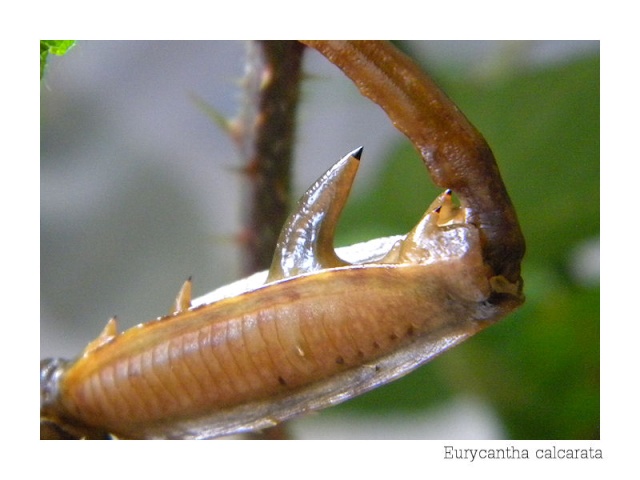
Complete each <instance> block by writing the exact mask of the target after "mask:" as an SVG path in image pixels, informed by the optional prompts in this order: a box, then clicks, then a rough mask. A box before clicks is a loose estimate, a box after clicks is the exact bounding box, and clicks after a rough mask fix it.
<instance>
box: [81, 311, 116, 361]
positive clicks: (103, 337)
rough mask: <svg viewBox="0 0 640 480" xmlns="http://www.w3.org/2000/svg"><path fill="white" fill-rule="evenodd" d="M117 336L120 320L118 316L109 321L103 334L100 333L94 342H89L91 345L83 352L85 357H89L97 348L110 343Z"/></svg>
mask: <svg viewBox="0 0 640 480" xmlns="http://www.w3.org/2000/svg"><path fill="white" fill-rule="evenodd" d="M117 335H118V320H117V317H116V316H113V317H111V318H110V319H109V321H108V322H107V324H106V325H105V326H104V329H102V332H100V335H98V337H97V338H96V339H95V340H92V341H91V342H89V344H88V345H87V346H86V347H85V349H84V352H82V354H83V356H86V355H89V354H90V353H91V352H93V351H94V350H96V349H97V348H99V347H101V346H102V345H105V344H107V343H109V342H110V341H111V340H113V339H114V338H116V336H117Z"/></svg>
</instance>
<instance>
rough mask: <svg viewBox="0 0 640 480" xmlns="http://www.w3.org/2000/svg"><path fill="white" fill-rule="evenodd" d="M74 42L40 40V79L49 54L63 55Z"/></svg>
mask: <svg viewBox="0 0 640 480" xmlns="http://www.w3.org/2000/svg"><path fill="white" fill-rule="evenodd" d="M75 43H76V42H75V40H40V79H42V77H43V76H44V67H45V65H46V64H47V57H48V56H49V54H50V53H51V54H53V55H64V54H65V53H67V51H68V50H69V49H70V48H71V47H73V46H74V45H75Z"/></svg>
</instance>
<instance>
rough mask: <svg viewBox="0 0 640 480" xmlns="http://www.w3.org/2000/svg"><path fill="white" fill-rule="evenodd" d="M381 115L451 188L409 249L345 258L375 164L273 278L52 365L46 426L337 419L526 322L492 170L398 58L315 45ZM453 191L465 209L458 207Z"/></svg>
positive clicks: (321, 191) (353, 160)
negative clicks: (492, 333) (348, 232)
mask: <svg viewBox="0 0 640 480" xmlns="http://www.w3.org/2000/svg"><path fill="white" fill-rule="evenodd" d="M303 43H305V44H307V45H309V46H310V47H313V48H315V49H317V50H318V51H319V52H321V53H322V54H323V55H325V56H326V57H327V58H328V59H329V60H330V61H331V62H333V63H334V64H336V65H337V66H338V67H340V68H341V69H342V70H343V71H344V72H345V74H346V75H347V76H348V77H349V78H351V79H352V80H353V81H354V83H355V84H356V85H357V86H358V88H359V89H360V90H361V91H362V93H363V94H364V95H366V96H367V97H369V98H370V99H372V100H373V101H374V102H376V103H378V104H379V105H380V106H381V107H382V108H383V109H384V110H385V111H386V112H387V114H388V116H389V118H390V119H391V120H392V121H393V122H394V124H395V125H396V126H397V127H398V129H399V130H401V131H402V132H403V133H405V134H406V135H407V136H408V137H409V139H410V140H411V141H412V142H413V144H414V145H415V146H416V148H417V149H418V151H419V152H420V154H421V156H422V158H423V160H424V162H425V164H426V165H427V167H428V169H429V172H430V173H431V176H432V178H433V179H434V182H435V183H436V184H437V185H438V186H440V187H442V188H444V189H446V190H445V192H444V193H443V194H441V195H440V196H438V198H436V200H435V201H434V202H433V204H432V205H431V206H430V207H429V208H428V209H427V211H426V213H425V215H424V217H423V218H422V220H420V222H419V223H418V224H417V225H416V227H415V228H414V229H413V230H412V231H411V232H409V233H408V234H406V235H403V236H397V237H389V238H381V239H375V240H372V241H370V242H365V243H362V244H358V245H354V246H352V247H348V248H346V249H339V250H338V251H337V252H336V251H335V250H334V247H333V236H334V232H335V226H336V223H337V221H338V218H339V215H340V212H341V210H342V208H343V206H344V204H345V202H346V200H347V197H348V194H349V191H350V188H351V184H352V181H353V178H354V176H355V173H356V171H357V168H358V165H359V161H360V157H361V154H362V149H361V148H359V149H356V150H354V151H353V152H351V153H350V154H347V155H346V156H345V157H344V158H343V159H341V160H340V161H339V162H338V163H336V164H335V165H334V166H333V167H332V168H331V169H329V170H328V171H327V173H325V174H324V175H323V176H322V177H321V178H320V179H319V180H318V181H317V182H316V183H315V184H314V185H312V186H311V188H310V189H309V190H308V191H307V192H306V193H305V195H303V197H302V198H301V199H300V202H299V204H298V206H297V208H296V209H295V210H294V212H293V213H292V214H291V216H290V217H289V219H288V220H287V222H286V223H285V225H284V227H283V229H282V231H281V234H280V238H279V241H278V244H277V247H276V251H275V255H274V259H273V263H272V265H271V268H270V269H269V271H268V272H263V273H261V274H257V275H254V276H252V277H250V278H248V279H245V280H243V281H240V282H236V283H234V284H232V285H230V286H228V287H223V288H222V289H219V290H216V291H214V292H212V293H211V294H209V295H206V296H205V297H202V298H201V299H196V300H193V301H192V299H191V282H190V281H187V282H185V285H184V286H183V288H182V290H181V291H180V293H179V295H178V298H177V299H176V304H175V308H174V311H173V313H172V314H170V315H168V316H166V317H162V318H159V319H157V320H154V321H151V322H148V323H144V324H140V325H138V326H136V327H134V328H132V329H129V330H127V331H125V332H122V333H120V332H118V329H117V323H116V321H115V319H112V320H110V321H109V322H108V323H107V326H106V327H105V329H104V331H103V332H102V333H101V334H100V336H99V337H98V338H97V339H96V340H94V341H93V342H91V343H90V344H89V345H88V346H87V347H86V348H85V350H84V352H83V353H82V354H81V355H80V357H79V358H77V359H76V360H74V361H71V362H67V361H62V360H45V361H43V362H42V364H41V417H43V418H45V419H47V421H51V422H54V423H55V424H57V425H59V426H61V428H63V429H64V430H67V431H70V432H73V434H74V435H77V436H83V435H86V436H94V435H100V434H103V433H110V434H113V435H115V436H117V437H119V438H213V437H216V436H221V435H228V434H232V433H237V432H244V431H252V430H257V429H262V428H265V427H269V426H272V425H275V424H277V423H279V422H281V421H283V420H286V419H289V418H291V417H294V416H296V415H300V414H303V413H305V412H308V411H313V410H317V409H321V408H325V407H328V406H330V405H333V404H336V403H338V402H341V401H344V400H346V399H348V398H351V397H353V396H355V395H359V394H361V393H364V392H366V391H368V390H370V389H372V388H375V387H377V386H379V385H382V384H384V383H386V382H389V381H391V380H393V379H395V378H398V377H400V376H402V375H404V374H406V373H408V372H409V371H411V370H413V369H415V368H417V367H418V366H419V365H421V364H423V363H425V362H427V361H428V360H430V359H431V358H433V357H434V356H435V355H437V354H439V353H441V352H443V351H444V350H446V349H447V348H449V347H451V346H453V345H455V344H457V343H459V342H460V341H462V340H464V339H466V338H468V337H469V336H471V335H473V334H474V333H476V332H478V331H479V330H481V329H482V328H484V327H486V326H488V325H490V324H492V323H494V322H495V321H497V320H499V319H500V318H502V317H503V316H504V315H506V314H508V313H509V312H510V311H512V310H513V309H515V308H517V307H518V306H519V305H520V304H521V303H522V301H523V295H522V279H521V277H520V261H521V259H522V256H523V254H524V240H523V237H522V234H521V232H520V228H519V226H518V223H517V219H516V215H515V212H514V209H513V206H512V205H511V202H510V200H509V197H508V195H507V192H506V189H505V187H504V185H503V183H502V180H501V178H500V175H499V172H498V169H497V166H496V163H495V160H494V158H493V155H492V153H491V150H490V149H489V147H488V145H487V144H486V142H485V141H484V139H483V138H482V136H481V135H480V134H479V133H478V132H477V131H476V130H475V128H473V126H471V125H470V124H469V122H468V121H467V120H466V118H465V117H464V116H463V115H462V114H461V113H460V112H459V111H458V109H457V108H456V107H455V105H453V104H452V103H451V102H450V100H449V99H448V98H447V97H446V96H445V95H444V94H443V93H442V92H441V91H440V90H439V89H438V88H437V87H436V86H435V84H433V82H432V81H431V80H430V79H429V78H428V77H427V76H426V75H425V74H424V73H423V72H421V71H420V69H419V68H418V67H417V66H415V65H414V64H413V62H411V60H410V59H408V58H407V57H406V56H404V55H403V54H401V53H400V52H399V51H398V50H396V49H395V48H394V47H393V46H392V45H391V44H389V43H386V42H374V41H362V42H358V41H305V42H303ZM452 191H453V192H455V193H456V195H457V196H458V198H459V199H460V205H459V206H457V205H455V204H454V203H453V201H452Z"/></svg>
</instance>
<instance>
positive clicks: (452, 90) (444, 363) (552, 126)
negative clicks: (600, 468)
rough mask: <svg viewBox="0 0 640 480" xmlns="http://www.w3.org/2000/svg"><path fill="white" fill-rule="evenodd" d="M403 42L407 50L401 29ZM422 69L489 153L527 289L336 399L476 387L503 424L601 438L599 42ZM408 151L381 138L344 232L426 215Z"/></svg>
mask: <svg viewBox="0 0 640 480" xmlns="http://www.w3.org/2000/svg"><path fill="white" fill-rule="evenodd" d="M402 46H403V47H404V48H405V49H406V50H407V51H408V53H411V44H410V42H409V44H403V45H402ZM516 48H517V46H516ZM509 54H511V55H517V50H516V51H512V52H511V53H507V55H509ZM428 71H429V72H430V73H431V75H432V76H434V77H435V78H436V79H437V81H438V83H439V85H440V86H441V87H442V88H443V89H444V90H445V91H446V92H447V94H448V95H449V96H450V97H451V98H452V99H453V100H454V101H455V102H456V103H457V105H458V106H459V107H460V108H461V110H462V111H463V112H464V113H465V115H466V116H467V117H468V118H469V119H470V120H471V121H472V123H474V124H475V125H476V127H478V129H479V130H480V131H481V132H482V133H483V134H484V135H485V137H486V138H487V140H488V142H489V144H490V145H491V147H492V149H493V151H494V154H495V156H496V158H497V160H498V163H499V165H500V169H501V172H502V175H503V178H504V181H505V183H506V184H507V188H508V190H509V192H510V195H511V198H512V201H513V203H514V204H515V207H516V210H517V212H518V216H519V219H520V222H521V226H522V229H523V231H524V235H525V237H526V240H527V253H526V257H525V260H524V268H523V277H524V282H525V294H526V296H527V301H526V303H525V304H524V306H523V307H522V308H521V309H520V310H518V311H517V312H515V313H514V314H512V315H510V316H509V317H508V318H507V319H505V320H504V321H502V322H501V323H499V324H497V325H495V326H492V327H491V328H489V329H487V330H486V331H484V332H482V333H481V334H479V335H477V336H476V337H474V338H473V339H472V340H470V341H467V342H466V343H464V344H463V345H461V346H459V347H456V348H454V349H453V350H452V351H450V352H447V353H445V354H444V355H442V356H441V357H440V358H438V359H436V360H435V361H433V362H431V363H430V364H428V365H426V366H424V367H422V368H420V369H419V370H418V371H416V372H414V373H412V374H410V375H409V376H407V377H406V378H404V379H401V380H399V381H397V382H395V383H393V384H391V385H388V386H385V387H383V388H380V389H378V390H376V391H374V392H372V393H370V394H368V395H365V396H363V397H361V398H359V399H356V400H354V401H352V402H349V403H347V404H345V405H344V406H341V407H339V408H344V409H346V410H356V409H361V410H363V411H368V412H376V413H380V412H383V411H384V410H386V409H388V408H394V409H406V410H408V411H411V410H416V409H428V408H432V407H436V406H437V405H438V404H441V403H442V402H447V401H448V400H450V399H452V398H454V397H456V396H460V395H462V396H471V397H474V398H481V399H482V400H483V401H484V402H487V403H488V404H490V405H491V407H492V408H493V409H494V410H495V411H496V412H497V414H498V416H499V417H500V419H501V420H502V422H503V425H504V428H505V429H506V432H507V435H508V436H509V437H510V438H513V439H597V438H599V435H600V352H599V342H600V329H599V324H600V287H599V273H598V272H599V234H600V220H599V204H600V195H599V184H600V176H599V168H600V165H599V163H600V161H599V146H600V143H599V136H600V132H599V102H600V96H599V75H600V61H599V56H598V55H589V56H586V57H584V58H580V59H577V60H573V61H571V62H568V63H563V64H560V65H553V66H547V67H545V68H542V69H531V68H519V69H518V68H504V67H501V66H500V65H496V66H495V67H494V69H493V70H492V71H485V72H484V75H483V76H481V77H480V78H479V77H478V76H475V77H473V78H470V77H469V76H465V75H460V74H459V72H456V71H452V70H446V69H440V70H437V71H435V70H433V69H429V70H428ZM416 158H417V154H416V152H415V151H414V150H413V148H412V147H411V145H409V144H408V143H407V142H399V143H398V144H395V145H393V146H392V147H390V149H389V151H388V155H387V161H386V162H385V167H384V170H383V171H382V172H381V173H380V176H379V178H378V180H377V183H376V184H375V185H374V186H373V187H372V188H371V189H370V190H369V191H368V192H366V193H365V194H364V195H363V196H362V197H360V198H358V201H357V202H355V205H352V206H351V207H350V208H349V210H348V211H347V212H346V214H345V216H344V217H343V223H342V225H348V226H349V228H348V231H349V232H353V231H357V232H366V234H364V235H363V237H362V238H354V237H350V238H348V239H345V243H350V242H351V241H354V240H362V239H366V238H368V237H371V236H379V235H387V234H392V233H394V232H398V231H407V230H408V229H409V228H411V226H412V225H413V224H414V223H415V219H417V218H419V217H420V215H422V213H423V210H424V205H427V204H428V203H429V201H430V200H431V199H432V198H434V197H435V195H436V194H437V193H438V192H437V191H436V190H432V189H429V188H426V187H425V183H428V182H427V181H426V178H425V176H426V175H425V173H424V167H423V166H422V165H421V164H420V162H419V161H418V160H416ZM380 192H393V193H392V194H390V195H380ZM356 226H357V228H356ZM340 232H341V233H342V232H344V233H343V234H344V235H345V236H346V235H348V232H347V228H342V229H341V230H340Z"/></svg>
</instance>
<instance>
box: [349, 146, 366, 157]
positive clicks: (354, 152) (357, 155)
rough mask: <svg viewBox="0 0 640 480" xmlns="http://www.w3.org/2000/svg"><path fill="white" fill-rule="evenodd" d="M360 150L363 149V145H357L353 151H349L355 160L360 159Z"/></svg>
mask: <svg viewBox="0 0 640 480" xmlns="http://www.w3.org/2000/svg"><path fill="white" fill-rule="evenodd" d="M362 150H364V147H358V148H356V149H355V150H354V151H353V152H351V154H350V155H351V156H352V157H353V158H355V159H356V160H360V157H361V156H362Z"/></svg>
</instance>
